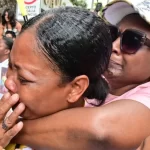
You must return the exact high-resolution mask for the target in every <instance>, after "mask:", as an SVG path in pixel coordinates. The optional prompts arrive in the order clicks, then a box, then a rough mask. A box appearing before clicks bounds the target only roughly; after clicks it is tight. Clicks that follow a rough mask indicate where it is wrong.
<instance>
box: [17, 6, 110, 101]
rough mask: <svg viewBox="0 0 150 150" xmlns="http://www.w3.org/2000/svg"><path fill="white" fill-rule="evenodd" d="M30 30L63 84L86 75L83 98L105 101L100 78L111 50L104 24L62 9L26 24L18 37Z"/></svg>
mask: <svg viewBox="0 0 150 150" xmlns="http://www.w3.org/2000/svg"><path fill="white" fill-rule="evenodd" d="M32 27H33V29H35V30H34V32H35V37H36V40H37V44H38V46H39V48H40V49H42V51H43V53H44V54H45V55H46V56H47V58H48V59H49V60H52V62H53V63H54V64H55V65H56V66H57V67H58V69H59V70H60V72H61V73H62V75H63V77H65V81H67V82H69V81H72V80H73V79H74V78H75V77H77V76H79V75H86V76H88V78H89V81H90V84H89V87H88V89H87V90H86V91H85V93H84V95H83V96H85V97H87V98H90V99H92V98H95V99H97V100H99V102H100V103H102V102H104V100H105V98H106V96H107V93H108V89H109V87H108V84H107V82H106V81H105V79H104V78H103V77H102V76H101V75H102V74H103V73H104V72H105V70H106V69H107V67H108V63H109V59H110V55H111V49H112V41H111V37H110V33H109V29H108V27H107V26H106V24H105V22H104V21H103V20H102V19H101V18H100V17H98V16H97V15H95V14H94V13H93V12H90V11H88V10H85V9H82V8H77V7H61V8H55V9H51V10H49V11H45V12H43V13H41V14H39V15H38V16H36V17H34V18H32V19H31V20H29V21H28V22H26V23H25V24H24V25H23V27H22V31H21V33H20V35H21V34H22V33H23V32H24V31H26V30H27V29H29V28H32Z"/></svg>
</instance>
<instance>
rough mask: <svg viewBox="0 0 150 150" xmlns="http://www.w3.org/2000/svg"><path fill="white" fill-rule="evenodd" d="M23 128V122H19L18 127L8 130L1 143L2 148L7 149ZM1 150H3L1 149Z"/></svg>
mask: <svg viewBox="0 0 150 150" xmlns="http://www.w3.org/2000/svg"><path fill="white" fill-rule="evenodd" d="M22 128H23V122H18V123H17V124H16V125H14V126H13V127H12V128H11V129H10V130H8V131H7V132H6V133H5V134H4V136H3V139H2V140H1V142H0V145H1V146H2V147H6V146H7V145H8V144H9V143H10V141H11V139H12V138H13V137H14V136H16V134H17V133H18V132H19V131H20V130H21V129H22ZM0 150H1V149H0Z"/></svg>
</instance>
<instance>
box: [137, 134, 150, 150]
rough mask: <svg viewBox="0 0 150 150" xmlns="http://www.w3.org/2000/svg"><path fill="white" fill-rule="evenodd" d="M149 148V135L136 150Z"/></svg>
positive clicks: (147, 149)
mask: <svg viewBox="0 0 150 150" xmlns="http://www.w3.org/2000/svg"><path fill="white" fill-rule="evenodd" d="M149 149H150V136H148V137H147V138H146V139H145V140H144V141H143V142H142V144H141V145H140V147H139V148H138V149H137V150H149Z"/></svg>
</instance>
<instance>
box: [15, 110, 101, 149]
mask: <svg viewBox="0 0 150 150" xmlns="http://www.w3.org/2000/svg"><path fill="white" fill-rule="evenodd" d="M95 113H96V112H95V109H94V110H93V109H90V108H89V109H88V108H79V109H72V110H65V111H63V112H60V113H57V114H54V115H52V116H49V117H45V118H41V119H39V120H32V121H25V122H24V129H23V130H22V132H21V133H20V134H19V135H18V136H17V137H16V138H15V142H16V143H21V144H25V145H29V146H31V147H33V148H35V149H40V147H42V149H43V148H45V149H46V148H47V149H48V150H50V149H52V150H91V149H94V150H97V149H98V150H99V149H100V147H101V146H100V145H99V147H97V139H96V138H97V137H96V136H95V133H96V132H97V131H95V129H96V128H94V126H95V125H94V118H95V116H96V115H95ZM41 122H42V123H43V125H41ZM41 126H42V127H41ZM102 149H103V148H101V150H102Z"/></svg>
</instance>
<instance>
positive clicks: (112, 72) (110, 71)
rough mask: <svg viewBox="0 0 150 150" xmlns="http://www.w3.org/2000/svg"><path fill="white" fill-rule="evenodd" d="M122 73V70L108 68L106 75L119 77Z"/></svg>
mask: <svg viewBox="0 0 150 150" xmlns="http://www.w3.org/2000/svg"><path fill="white" fill-rule="evenodd" d="M121 75H122V70H120V69H116V68H108V70H107V72H106V77H119V76H121Z"/></svg>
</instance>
